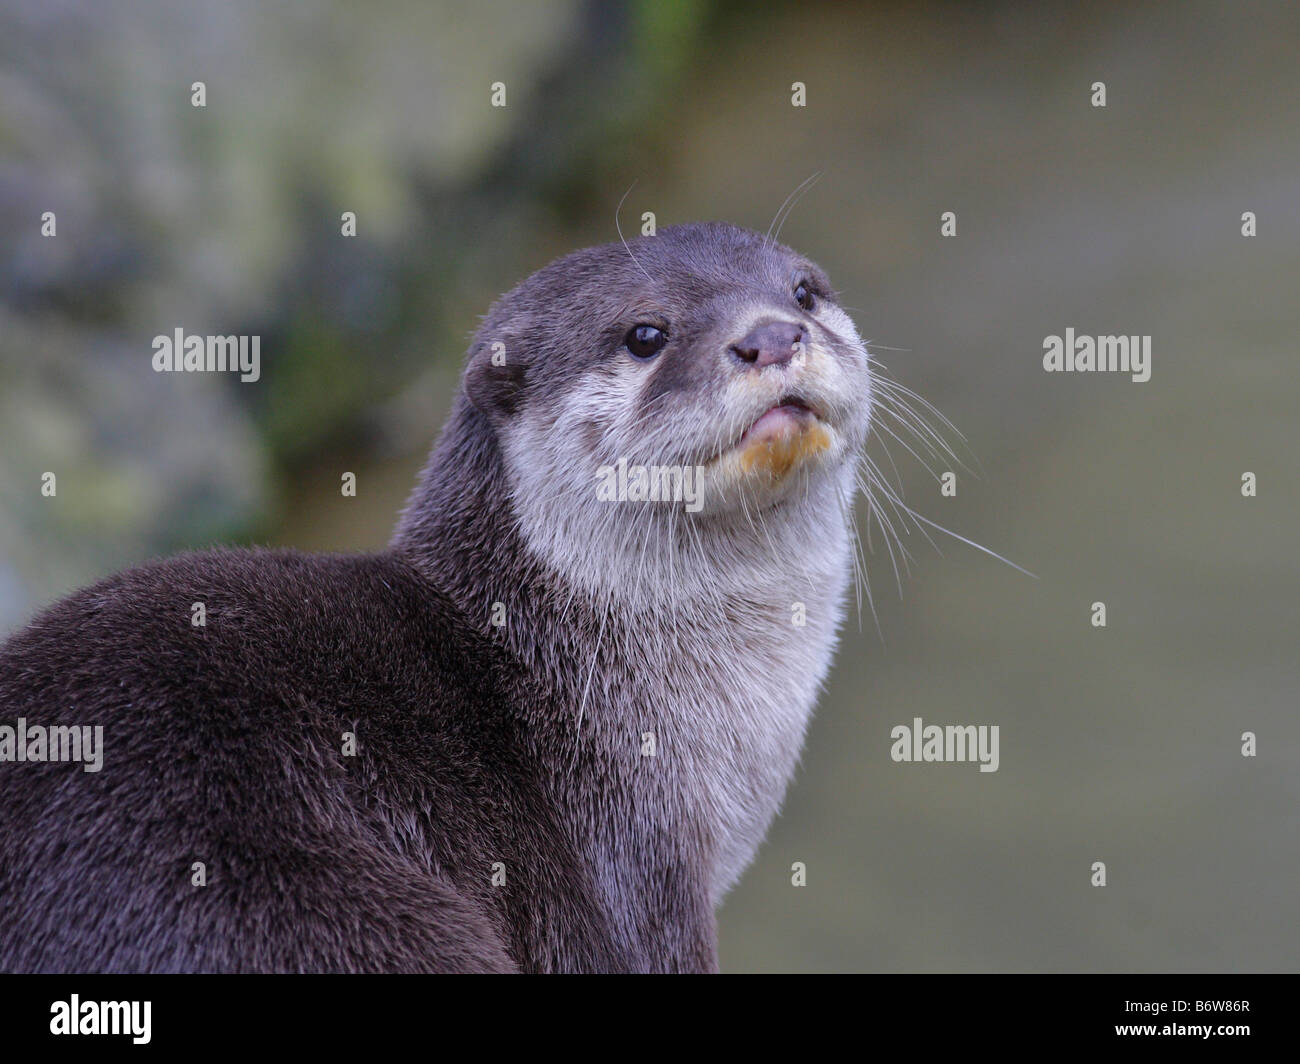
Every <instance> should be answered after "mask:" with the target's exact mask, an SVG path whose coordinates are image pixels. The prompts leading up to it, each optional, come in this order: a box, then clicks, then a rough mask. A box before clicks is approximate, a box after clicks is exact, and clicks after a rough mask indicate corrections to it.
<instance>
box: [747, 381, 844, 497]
mask: <svg viewBox="0 0 1300 1064" xmlns="http://www.w3.org/2000/svg"><path fill="white" fill-rule="evenodd" d="M830 447H831V430H830V428H829V426H828V425H827V424H826V421H825V419H824V418H823V416H822V413H821V411H820V410H818V409H817V407H815V406H814V405H813V404H812V403H810V402H809V401H808V400H807V399H804V398H803V397H802V396H797V395H785V396H782V397H781V398H780V399H779V400H777V401H776V402H775V403H773V404H772V405H771V406H770V407H768V408H767V409H766V410H765V411H763V413H762V414H760V415H759V416H758V417H757V418H756V419H755V420H754V421H753V422H752V423H751V424H750V426H749V428H747V429H745V431H744V432H743V433H742V434H741V436H740V438H739V439H738V440H737V441H736V442H735V443H734V444H733V445H732V446H731V447H730V448H728V450H727V451H725V452H724V454H723V457H724V458H726V459H727V460H728V461H729V462H734V463H735V465H736V466H737V467H738V469H739V472H741V473H742V474H751V475H752V474H762V475H763V476H765V477H766V478H768V479H770V480H773V481H776V480H781V479H782V478H784V477H785V476H786V474H788V473H789V472H790V471H791V470H792V469H794V468H796V467H797V466H800V465H802V464H803V463H804V461H806V460H807V459H809V458H812V457H813V456H814V455H818V454H821V453H822V452H823V451H826V450H829V449H830Z"/></svg>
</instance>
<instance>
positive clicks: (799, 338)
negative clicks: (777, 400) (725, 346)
mask: <svg viewBox="0 0 1300 1064" xmlns="http://www.w3.org/2000/svg"><path fill="white" fill-rule="evenodd" d="M807 343H808V334H807V332H805V331H804V327H803V326H802V325H797V324H795V323H794V322H790V321H765V322H763V323H762V324H761V325H756V326H754V328H753V329H751V330H750V332H749V335H748V336H746V337H745V338H744V339H743V340H741V341H740V342H739V343H735V344H732V345H731V353H732V354H733V355H735V356H736V357H737V358H738V359H740V361H741V362H744V363H746V364H747V365H750V366H754V367H755V368H757V369H762V368H763V367H764V366H770V365H772V364H773V363H776V362H789V361H790V359H791V358H793V357H794V353H795V345H796V344H799V345H806V344H807Z"/></svg>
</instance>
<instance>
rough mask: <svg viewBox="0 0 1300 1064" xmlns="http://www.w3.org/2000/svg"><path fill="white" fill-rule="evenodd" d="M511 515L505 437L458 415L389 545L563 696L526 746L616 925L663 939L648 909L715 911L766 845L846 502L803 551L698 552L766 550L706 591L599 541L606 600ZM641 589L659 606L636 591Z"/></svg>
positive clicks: (793, 756) (774, 546)
mask: <svg viewBox="0 0 1300 1064" xmlns="http://www.w3.org/2000/svg"><path fill="white" fill-rule="evenodd" d="M511 499H512V491H511V484H510V480H509V477H508V474H507V471H506V469H505V467H504V463H503V460H502V458H501V454H500V452H499V450H498V448H497V447H496V445H495V442H494V436H493V434H492V432H491V430H490V428H489V426H488V425H487V423H486V421H485V420H484V419H483V417H482V415H481V414H480V413H479V412H478V411H477V410H476V409H475V408H474V407H473V406H471V405H470V404H469V403H468V402H467V401H466V400H465V399H464V398H463V397H461V398H459V399H458V400H457V407H456V409H455V411H454V412H453V415H452V418H451V420H450V421H449V423H448V426H447V428H446V430H445V431H444V433H443V436H442V438H441V439H440V440H439V443H438V445H437V447H436V448H435V449H434V452H433V454H432V456H431V458H430V460H429V463H428V465H427V467H426V469H425V471H424V474H423V477H422V480H421V483H420V486H419V488H418V489H417V491H416V493H415V494H414V496H413V497H412V500H411V503H410V505H409V506H408V508H407V510H406V512H405V514H404V515H403V519H402V521H401V523H400V524H399V526H398V529H397V532H396V535H395V537H394V540H393V547H394V549H396V550H397V551H399V552H400V553H402V554H404V555H406V556H407V557H409V558H410V559H411V560H412V562H413V563H414V564H415V565H417V566H418V567H419V568H420V569H421V570H422V571H423V572H425V573H426V574H427V575H428V576H429V577H430V578H431V579H432V580H434V581H435V582H436V583H437V584H438V585H439V586H440V587H441V588H443V589H444V590H445V591H446V592H447V593H448V594H449V595H451V597H452V598H453V599H454V600H455V601H456V602H457V604H458V605H459V606H460V607H461V609H462V610H463V611H464V613H465V615H466V617H467V618H469V620H470V622H471V623H473V624H476V625H477V626H479V627H480V628H481V630H482V632H483V633H484V634H485V635H486V636H488V637H489V638H491V639H493V640H495V641H498V642H499V643H501V645H502V646H503V649H504V650H506V651H508V652H509V654H510V655H511V656H512V657H513V658H514V659H515V660H516V661H517V662H518V663H519V664H520V666H521V667H522V669H523V670H524V671H525V672H526V673H527V674H528V676H529V677H530V678H532V679H533V680H534V681H537V682H540V684H541V685H542V690H543V691H545V692H546V694H547V695H548V696H549V697H547V698H546V699H545V705H544V706H542V707H537V709H536V711H534V710H533V709H532V708H525V709H524V710H523V711H524V712H529V713H530V714H531V715H532V716H533V717H534V719H531V720H529V721H528V724H529V729H528V730H529V734H531V735H534V736H537V737H538V749H537V755H538V756H539V757H542V758H544V759H546V760H547V761H548V762H549V765H548V766H547V767H548V769H549V770H550V772H551V774H552V775H553V777H554V778H555V779H556V780H559V781H562V785H557V787H556V793H555V797H556V800H557V802H559V803H561V804H565V805H568V806H569V812H570V814H571V815H572V817H573V818H574V821H573V824H572V828H573V831H574V838H575V844H576V845H577V846H578V848H579V850H580V851H585V852H586V853H587V856H588V858H589V859H590V860H591V861H592V862H593V863H594V864H595V866H596V871H597V874H598V879H599V882H600V885H601V889H602V890H603V891H604V892H605V894H606V895H607V897H608V900H609V903H610V907H611V909H612V910H614V911H615V912H616V913H620V914H622V915H621V917H620V918H621V919H624V920H626V921H631V922H633V923H638V922H639V921H640V920H641V919H643V918H644V919H645V920H647V921H649V922H650V924H653V923H654V922H655V914H656V912H657V911H661V909H657V908H656V906H655V905H654V904H653V902H652V899H653V897H654V896H656V895H657V894H661V893H662V892H663V891H664V890H672V891H674V892H677V893H679V894H680V893H682V892H685V893H686V894H691V893H692V892H694V893H696V894H699V895H700V896H699V897H697V898H695V901H694V903H693V904H696V905H697V906H699V907H702V908H703V909H704V910H706V911H707V910H708V909H710V908H711V907H713V906H715V905H716V904H717V903H718V902H719V901H720V899H721V897H722V896H723V894H724V893H725V892H726V890H727V889H728V888H729V887H730V886H731V885H732V884H733V883H734V882H735V880H736V878H737V877H738V876H739V874H740V872H741V871H742V870H743V869H744V867H745V866H746V865H747V864H748V862H749V860H750V858H751V857H752V855H753V852H754V850H755V848H756V847H757V845H758V843H759V841H761V839H762V836H763V834H764V833H765V832H766V830H767V827H768V825H769V823H770V821H771V818H772V817H773V815H774V814H775V812H776V809H777V807H778V805H779V803H780V801H781V798H782V796H783V794H784V791H785V787H786V784H787V782H788V780H789V777H790V775H791V774H792V772H793V770H794V765H795V762H796V760H797V757H798V753H799V749H800V747H801V745H802V741H803V735H804V731H805V728H806V725H807V721H808V718H809V716H810V713H811V710H812V705H813V701H814V699H815V696H816V693H817V690H818V687H819V686H820V684H821V681H822V679H823V678H824V676H825V674H826V671H827V669H828V668H829V664H830V657H831V652H832V650H833V646H834V642H835V636H836V630H837V628H838V626H839V622H840V619H841V614H842V600H843V593H844V590H845V587H846V584H847V580H848V573H849V571H850V567H851V563H850V559H849V554H848V552H849V550H850V546H849V543H850V541H849V536H848V531H847V528H846V527H845V525H844V520H843V513H842V511H840V510H839V509H838V505H839V504H838V501H837V500H836V499H835V498H834V497H832V498H830V499H829V500H824V505H823V509H822V511H819V512H816V513H813V514H811V515H805V516H806V517H808V519H809V520H810V521H812V522H813V524H814V527H813V528H811V529H808V530H805V531H804V536H803V537H802V540H803V541H801V542H799V541H796V539H795V538H794V537H793V533H791V538H789V540H788V541H785V540H783V536H784V535H785V533H783V532H782V531H781V529H780V527H779V526H777V525H776V524H775V523H773V524H772V525H771V527H767V526H765V527H764V528H763V529H762V531H761V532H760V531H759V530H758V529H757V528H755V527H754V526H750V527H751V530H752V531H753V532H754V537H753V538H752V539H750V540H746V541H743V542H739V543H719V544H714V545H708V544H699V546H700V548H701V550H702V551H703V553H700V552H697V553H696V554H695V555H694V557H695V559H696V562H697V563H704V562H708V564H711V565H713V566H716V567H719V570H720V569H721V568H722V567H726V566H727V564H728V562H727V559H728V557H729V556H731V557H735V556H736V553H737V552H739V553H740V554H741V555H743V556H746V557H747V558H749V560H751V561H752V560H753V558H752V557H750V556H751V555H755V554H757V553H758V552H761V554H760V555H759V557H760V558H761V560H762V563H761V564H757V565H746V566H744V567H741V568H740V569H739V570H737V571H739V572H740V573H742V574H743V576H742V577H741V578H738V579H737V578H733V577H732V576H729V575H728V574H727V573H724V572H721V571H718V572H717V573H716V574H715V575H716V579H714V580H713V581H712V583H711V584H710V585H709V586H707V587H706V586H700V585H698V583H697V582H694V578H691V577H687V576H686V575H685V574H684V573H681V572H678V573H676V574H673V573H671V572H670V568H671V566H673V565H678V566H680V565H681V564H682V562H683V556H682V554H679V553H677V552H675V551H674V552H671V553H670V556H668V557H662V556H660V555H659V554H658V553H654V554H651V555H649V556H646V555H643V556H642V557H641V568H642V571H641V572H639V573H634V572H631V571H625V570H624V569H623V563H624V561H625V558H624V557H623V556H622V555H621V553H620V552H621V549H622V544H623V542H625V540H624V538H623V537H620V539H619V541H618V545H617V548H616V545H615V544H613V543H610V542H601V541H594V542H591V543H590V544H588V545H587V548H588V550H589V551H590V552H591V554H592V555H594V556H602V557H603V556H608V558H609V563H610V564H609V571H610V577H611V579H610V581H609V583H608V585H607V586H604V587H598V588H592V587H590V586H589V585H588V584H581V585H579V584H577V582H575V581H573V580H569V579H566V577H565V575H564V574H563V573H561V572H558V571H557V570H556V568H555V566H554V565H553V564H550V563H548V561H547V560H546V559H545V558H544V557H543V555H544V554H545V553H546V552H545V551H542V550H538V549H536V547H535V544H531V543H530V542H529V538H530V531H529V529H528V528H527V527H526V522H524V521H521V520H520V519H519V518H518V517H517V515H516V509H515V507H514V506H513V505H512V502H511ZM630 516H631V512H630V511H629V517H630ZM818 521H820V522H821V523H822V526H821V527H818V526H817V524H816V522H818ZM691 534H692V535H695V532H692V533H691ZM736 534H737V535H742V533H739V532H737V533H736ZM774 535H775V537H776V538H775V539H773V536H774ZM710 551H711V552H712V553H711V554H710V553H709V552H710ZM710 558H711V561H709V559H710ZM734 568H735V567H733V569H734ZM588 571H590V567H588ZM647 579H648V580H651V581H653V582H654V586H655V587H656V588H657V589H658V593H656V594H653V595H649V594H645V593H643V592H642V591H638V590H636V584H638V583H639V582H641V581H645V580H647ZM675 579H676V580H679V581H681V584H680V586H679V591H678V593H676V594H674V593H673V589H674V586H675V585H674V580H675ZM494 620H496V621H504V624H503V625H498V624H494V623H493V621H494ZM557 709H559V710H560V711H561V713H562V714H564V719H556V717H555V712H556V710H557ZM619 807H621V808H619ZM683 875H685V877H686V879H687V880H689V882H681V883H678V882H676V881H675V880H676V879H677V878H679V877H683ZM702 918H703V917H702ZM709 919H710V920H711V916H710V917H709ZM648 927H649V925H647V928H638V927H629V928H627V932H628V935H629V937H631V938H637V937H643V934H642V933H643V932H644V933H645V934H649V933H651V932H650V931H649V930H648Z"/></svg>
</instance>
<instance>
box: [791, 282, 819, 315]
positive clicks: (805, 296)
mask: <svg viewBox="0 0 1300 1064" xmlns="http://www.w3.org/2000/svg"><path fill="white" fill-rule="evenodd" d="M794 301H795V302H796V303H798V304H799V306H801V307H803V309H804V310H808V311H811V310H812V308H813V307H815V306H816V305H817V299H816V297H815V296H814V295H813V294H812V289H811V288H809V287H808V286H807V285H806V284H804V283H803V282H802V281H800V282H799V284H798V285H797V286H796V287H795V290H794Z"/></svg>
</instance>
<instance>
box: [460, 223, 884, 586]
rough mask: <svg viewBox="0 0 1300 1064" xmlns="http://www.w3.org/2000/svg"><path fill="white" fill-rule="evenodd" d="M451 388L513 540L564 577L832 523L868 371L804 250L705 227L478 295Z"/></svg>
mask: <svg viewBox="0 0 1300 1064" xmlns="http://www.w3.org/2000/svg"><path fill="white" fill-rule="evenodd" d="M464 387H465V392H466V395H467V397H468V398H469V400H470V401H471V402H472V403H473V405H474V406H475V407H476V408H477V409H478V410H480V411H481V412H482V413H483V414H485V415H486V417H487V419H488V421H489V423H490V424H491V426H492V428H493V431H494V433H495V435H496V438H497V442H498V444H499V447H500V451H501V454H502V456H503V459H504V463H505V466H506V469H507V472H508V475H509V479H510V490H511V502H512V505H513V508H514V511H515V514H516V515H517V516H518V518H519V520H520V523H521V526H522V527H523V529H524V532H525V536H526V540H527V541H528V542H529V543H530V544H531V545H532V546H534V547H535V548H536V549H537V550H538V552H539V553H540V554H542V555H543V556H546V557H547V558H548V559H549V560H550V561H551V562H552V563H553V564H555V565H556V566H557V567H558V568H560V569H562V570H567V571H568V573H569V575H573V570H574V568H575V566H577V567H578V568H581V565H580V563H579V559H580V558H581V557H582V556H583V555H584V554H587V555H589V554H592V553H593V552H595V553H598V554H599V555H600V556H602V557H603V558H605V559H606V560H607V561H610V560H613V559H614V558H616V557H617V554H618V553H619V552H622V553H623V554H625V555H627V556H628V557H630V558H631V559H632V560H633V561H635V560H636V559H638V558H639V559H640V560H641V561H642V563H644V562H645V559H646V558H647V556H648V555H650V554H655V553H658V552H659V551H660V550H666V551H677V550H678V549H682V550H689V549H690V547H691V545H692V544H697V545H704V544H707V546H708V549H709V551H711V552H712V554H713V561H714V562H715V563H716V562H718V561H720V560H722V559H723V558H724V557H725V555H726V554H727V553H728V552H731V553H733V554H734V555H736V556H737V558H741V557H742V556H743V553H744V551H745V550H747V549H749V548H750V547H751V546H752V545H753V543H755V542H757V543H759V544H762V543H764V539H765V540H766V544H767V545H766V546H764V547H763V548H762V549H763V552H764V554H765V555H766V554H767V553H768V551H770V550H772V549H780V548H779V547H778V540H779V539H781V538H786V537H787V536H793V537H794V538H793V539H791V540H790V542H789V543H788V544H787V546H793V545H794V544H796V543H797V542H798V541H799V538H800V537H807V536H810V535H812V536H816V535H824V534H825V533H826V532H827V531H828V529H827V528H826V527H824V526H826V525H827V524H828V523H829V524H830V525H831V526H832V527H840V528H842V527H843V526H844V524H845V523H846V521H847V508H848V505H849V501H850V500H851V499H852V496H853V485H854V480H853V478H854V473H855V465H856V457H857V455H858V453H859V452H860V450H861V447H862V444H863V443H864V441H865V438H866V434H867V429H868V422H869V409H870V400H871V373H870V369H869V365H868V357H867V351H866V348H865V346H864V345H863V343H862V341H861V340H860V339H859V337H858V334H857V331H856V330H855V329H854V327H853V323H852V322H851V321H850V320H849V317H848V315H847V314H845V313H844V311H843V310H841V309H840V307H839V306H838V305H837V304H836V302H835V296H834V293H833V291H832V289H831V287H830V284H829V282H828V281H827V279H826V276H825V275H824V274H823V272H822V271H821V270H820V269H819V268H818V267H817V266H816V265H815V264H814V263H813V262H812V261H810V260H809V259H807V258H806V257H804V256H803V255H800V254H798V253H797V252H795V251H792V250H791V249H790V248H788V247H785V246H783V245H780V244H775V243H772V242H771V241H769V240H767V239H765V238H764V237H763V236H761V235H759V234H757V233H752V232H749V231H747V230H743V229H738V228H735V227H733V226H729V225H718V224H711V225H686V226H674V227H671V228H667V229H663V230H660V231H659V233H658V234H657V235H656V236H653V237H643V238H640V239H638V240H636V241H634V242H632V243H631V244H630V245H628V246H627V247H625V246H623V245H622V244H610V245H605V246H602V247H596V248H589V249H587V250H584V251H579V252H576V253H575V254H572V255H568V256H566V257H564V258H562V259H559V260H557V261H556V262H553V263H552V264H551V265H549V266H547V267H545V268H544V269H542V270H540V271H538V272H537V273H536V274H534V275H533V276H532V277H530V278H528V280H526V281H525V282H523V284H521V285H519V286H518V287H517V288H516V289H514V290H513V291H512V292H510V293H508V294H507V295H506V296H504V297H503V298H502V299H501V300H499V301H498V302H497V304H496V305H495V306H494V307H493V308H492V311H491V312H490V313H489V315H488V316H487V318H486V320H485V321H484V324H483V326H482V328H481V329H480V330H479V332H478V335H477V337H476V339H475V343H474V346H473V348H472V349H471V353H470V361H469V364H468V367H467V369H466V373H465V381H464ZM760 529H761V532H760ZM755 536H757V537H758V538H757V540H754V538H753V537H755ZM815 546H816V544H815V543H814V544H809V543H807V542H805V543H804V544H803V549H804V550H805V551H807V550H809V549H810V548H812V547H815ZM768 564H769V567H770V555H769V556H768ZM612 575H615V578H617V575H616V574H612ZM587 582H590V581H587Z"/></svg>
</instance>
